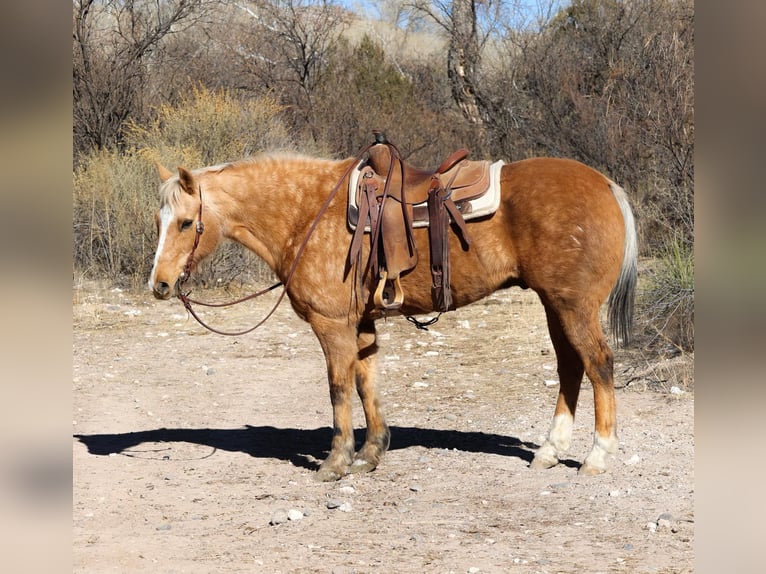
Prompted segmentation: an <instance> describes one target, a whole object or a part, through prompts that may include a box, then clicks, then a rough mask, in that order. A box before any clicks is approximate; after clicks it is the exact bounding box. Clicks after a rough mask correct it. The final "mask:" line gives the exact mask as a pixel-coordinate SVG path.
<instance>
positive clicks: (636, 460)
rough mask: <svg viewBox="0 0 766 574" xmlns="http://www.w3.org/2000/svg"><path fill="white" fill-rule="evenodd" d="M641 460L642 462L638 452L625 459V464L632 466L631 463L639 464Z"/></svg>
mask: <svg viewBox="0 0 766 574" xmlns="http://www.w3.org/2000/svg"><path fill="white" fill-rule="evenodd" d="M639 462H641V457H640V456H638V455H637V454H634V455H633V456H631V457H630V458H629V459H628V460H626V461H625V464H627V465H628V466H631V465H633V464H637V463H639Z"/></svg>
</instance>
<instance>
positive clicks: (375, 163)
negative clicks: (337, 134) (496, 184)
mask: <svg viewBox="0 0 766 574" xmlns="http://www.w3.org/2000/svg"><path fill="white" fill-rule="evenodd" d="M374 134H375V142H374V144H371V145H370V146H368V148H367V153H366V155H367V157H366V159H365V160H363V161H362V162H361V163H360V164H359V166H358V167H357V170H358V173H357V174H356V177H354V178H352V183H351V184H350V186H354V182H356V185H355V186H354V187H350V189H349V224H350V226H351V227H352V229H353V230H354V234H353V237H352V240H351V247H350V249H349V259H348V266H347V269H350V268H351V266H353V265H355V264H360V263H361V261H360V258H361V252H362V250H361V246H362V237H363V235H364V234H365V233H369V236H370V256H369V260H368V261H367V266H366V268H365V273H367V272H368V271H372V273H373V276H374V277H376V279H377V280H378V284H377V287H376V289H375V293H374V295H373V301H374V303H375V306H376V307H377V308H380V309H381V310H384V311H386V310H396V309H399V308H400V307H401V306H402V304H403V302H404V293H403V291H402V287H401V284H400V276H401V275H402V274H403V273H406V272H407V271H409V270H411V269H412V268H414V267H415V265H417V262H418V251H417V246H416V245H415V239H414V235H413V227H428V230H429V232H428V238H429V250H430V256H431V278H432V285H431V295H432V299H433V303H434V309H435V310H437V311H448V310H450V309H452V308H454V307H453V305H452V293H451V291H450V268H449V229H450V223H453V224H454V229H455V232H456V233H457V235H458V237H459V238H460V240H461V243H462V245H463V248H464V249H468V248H469V247H470V245H471V239H470V237H469V235H468V229H467V228H466V224H465V221H464V217H463V215H464V214H465V213H468V212H470V211H471V205H472V204H471V202H472V201H473V200H475V199H477V198H479V197H481V196H482V195H484V194H485V193H486V192H487V190H488V189H489V188H490V162H488V161H468V160H467V159H466V158H467V156H468V150H465V149H460V150H458V151H456V152H454V153H452V154H451V155H450V156H449V157H448V158H447V159H446V160H444V161H443V162H442V163H441V165H439V167H437V168H436V169H435V170H432V171H429V170H423V169H419V168H416V167H413V166H411V165H408V164H406V163H405V162H404V160H403V159H402V157H401V154H400V153H399V150H398V149H397V148H396V146H394V145H393V144H392V143H390V142H388V140H387V139H386V136H385V135H384V134H383V133H382V132H374ZM352 206H353V208H352ZM495 208H496V205H495ZM477 215H478V214H477Z"/></svg>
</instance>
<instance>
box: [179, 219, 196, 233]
mask: <svg viewBox="0 0 766 574" xmlns="http://www.w3.org/2000/svg"><path fill="white" fill-rule="evenodd" d="M192 223H194V220H192V219H184V220H183V221H182V222H181V231H186V230H187V229H189V228H190V227H191V226H192Z"/></svg>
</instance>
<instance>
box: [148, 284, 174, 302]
mask: <svg viewBox="0 0 766 574" xmlns="http://www.w3.org/2000/svg"><path fill="white" fill-rule="evenodd" d="M152 293H154V296H155V297H156V298H157V299H163V300H166V299H170V296H171V295H172V294H173V290H172V289H171V287H170V285H169V284H168V283H166V282H165V281H157V282H156V283H155V284H154V286H153V287H152Z"/></svg>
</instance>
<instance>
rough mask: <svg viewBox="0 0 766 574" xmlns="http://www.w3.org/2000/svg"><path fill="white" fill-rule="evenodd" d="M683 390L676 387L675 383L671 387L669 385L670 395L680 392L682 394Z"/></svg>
mask: <svg viewBox="0 0 766 574" xmlns="http://www.w3.org/2000/svg"><path fill="white" fill-rule="evenodd" d="M683 392H684V391H683V390H681V389H679V388H678V387H676V386H675V385H673V386H672V387H670V394H671V395H681V394H683Z"/></svg>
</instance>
